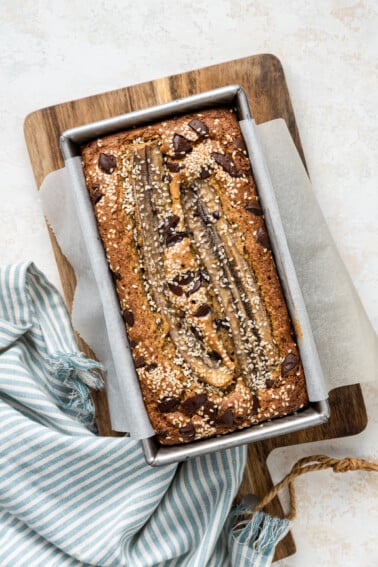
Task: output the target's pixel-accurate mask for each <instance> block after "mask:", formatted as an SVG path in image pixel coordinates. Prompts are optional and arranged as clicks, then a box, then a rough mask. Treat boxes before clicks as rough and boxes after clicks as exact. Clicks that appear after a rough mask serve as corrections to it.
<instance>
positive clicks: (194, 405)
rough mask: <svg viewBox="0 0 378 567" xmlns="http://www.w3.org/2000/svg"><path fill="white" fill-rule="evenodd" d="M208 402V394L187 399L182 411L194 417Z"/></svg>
mask: <svg viewBox="0 0 378 567" xmlns="http://www.w3.org/2000/svg"><path fill="white" fill-rule="evenodd" d="M206 400H207V394H195V395H194V396H190V398H187V399H186V400H185V401H184V402H183V403H182V404H181V407H182V411H183V412H184V413H185V414H186V415H189V416H192V415H194V414H195V413H196V412H197V410H199V408H200V407H202V406H203V404H204V403H205V402H206Z"/></svg>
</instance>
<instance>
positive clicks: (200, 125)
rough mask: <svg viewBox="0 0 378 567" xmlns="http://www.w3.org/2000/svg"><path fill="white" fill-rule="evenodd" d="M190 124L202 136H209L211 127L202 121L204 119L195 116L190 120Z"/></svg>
mask: <svg viewBox="0 0 378 567" xmlns="http://www.w3.org/2000/svg"><path fill="white" fill-rule="evenodd" d="M188 126H190V127H191V129H192V130H194V131H195V133H196V134H198V135H199V136H201V137H203V136H207V135H208V133H209V128H208V127H207V126H206V124H205V123H204V122H202V120H197V119H196V118H193V120H191V121H190V122H188Z"/></svg>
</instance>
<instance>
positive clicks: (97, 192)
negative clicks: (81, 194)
mask: <svg viewBox="0 0 378 567" xmlns="http://www.w3.org/2000/svg"><path fill="white" fill-rule="evenodd" d="M103 196H104V195H103V193H102V191H101V189H100V186H99V185H98V184H97V183H94V184H93V185H92V193H91V201H92V203H93V205H96V204H97V203H98V202H99V200H100V199H101V198H102V197H103Z"/></svg>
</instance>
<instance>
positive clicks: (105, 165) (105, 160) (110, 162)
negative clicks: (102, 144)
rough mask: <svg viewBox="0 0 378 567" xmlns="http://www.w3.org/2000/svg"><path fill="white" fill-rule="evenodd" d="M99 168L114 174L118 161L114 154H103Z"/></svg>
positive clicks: (99, 159) (100, 157) (100, 156)
mask: <svg viewBox="0 0 378 567" xmlns="http://www.w3.org/2000/svg"><path fill="white" fill-rule="evenodd" d="M98 167H99V168H100V169H101V170H102V171H104V172H105V173H109V174H110V173H113V171H114V170H115V168H116V167H117V159H116V157H115V156H113V155H112V154H103V153H101V154H100V155H99V157H98Z"/></svg>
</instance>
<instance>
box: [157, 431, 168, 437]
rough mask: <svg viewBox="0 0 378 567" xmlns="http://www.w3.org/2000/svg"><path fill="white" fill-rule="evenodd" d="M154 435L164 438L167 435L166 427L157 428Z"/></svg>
mask: <svg viewBox="0 0 378 567" xmlns="http://www.w3.org/2000/svg"><path fill="white" fill-rule="evenodd" d="M156 435H157V436H158V437H160V438H161V439H165V438H166V437H167V435H168V429H159V430H158V431H157V432H156Z"/></svg>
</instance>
